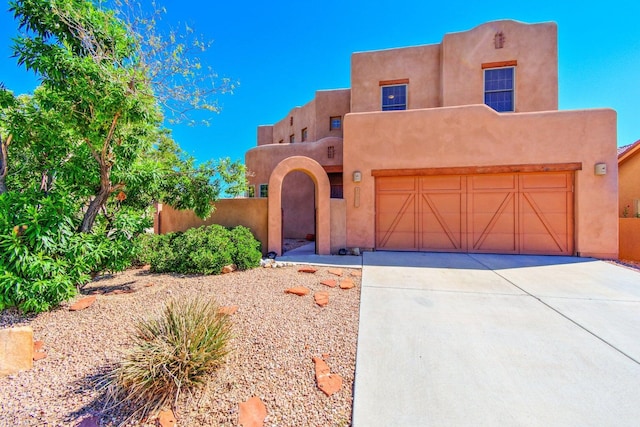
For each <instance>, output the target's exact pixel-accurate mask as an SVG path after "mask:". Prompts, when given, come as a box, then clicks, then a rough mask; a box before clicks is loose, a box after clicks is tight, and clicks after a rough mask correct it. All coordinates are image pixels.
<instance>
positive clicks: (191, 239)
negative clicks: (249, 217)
mask: <svg viewBox="0 0 640 427" xmlns="http://www.w3.org/2000/svg"><path fill="white" fill-rule="evenodd" d="M137 248H138V249H137V252H138V258H139V261H140V262H141V263H148V264H150V265H151V271H153V272H156V273H169V272H171V273H181V274H220V272H221V270H222V268H223V267H224V266H225V265H229V264H236V265H237V267H238V268H239V269H241V270H245V269H247V268H253V267H257V266H258V265H260V258H261V253H260V249H259V248H260V242H258V241H257V240H256V239H255V238H254V237H253V235H252V234H251V231H250V230H249V229H248V228H246V227H242V226H239V227H236V228H234V229H233V230H229V229H227V228H225V227H222V226H221V225H210V226H207V227H204V226H203V227H200V228H192V229H189V230H187V231H185V232H183V233H167V234H162V235H143V236H140V237H139V238H138V242H137Z"/></svg>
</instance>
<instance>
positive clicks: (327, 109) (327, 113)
mask: <svg viewBox="0 0 640 427" xmlns="http://www.w3.org/2000/svg"><path fill="white" fill-rule="evenodd" d="M350 100H351V90H350V89H334V90H319V91H316V93H315V97H314V98H313V99H312V100H311V101H309V102H307V103H306V104H305V105H303V106H302V107H295V108H293V109H292V110H291V111H289V113H288V114H287V115H286V116H285V117H284V118H283V119H282V120H280V121H279V122H277V123H275V124H273V125H264V126H258V146H261V145H266V144H280V143H282V144H288V143H289V142H290V136H291V135H293V140H294V143H301V142H309V141H317V140H320V139H322V138H327V137H331V136H335V137H340V138H342V128H340V129H331V127H330V119H331V117H344V115H345V114H347V113H348V112H349V105H350ZM303 129H306V130H307V139H306V140H305V141H302V130H303Z"/></svg>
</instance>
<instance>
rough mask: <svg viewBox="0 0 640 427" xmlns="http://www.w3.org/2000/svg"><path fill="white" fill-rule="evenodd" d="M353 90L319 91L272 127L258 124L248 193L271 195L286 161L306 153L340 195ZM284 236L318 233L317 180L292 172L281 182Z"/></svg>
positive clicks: (249, 165)
mask: <svg viewBox="0 0 640 427" xmlns="http://www.w3.org/2000/svg"><path fill="white" fill-rule="evenodd" d="M350 101H351V97H350V90H349V89H337V90H326V91H317V92H316V94H315V98H314V99H313V100H312V101H310V102H308V103H307V104H305V105H304V106H302V107H296V108H294V109H293V110H291V111H290V112H289V114H287V116H285V117H284V118H283V119H282V120H280V121H279V122H278V123H276V124H274V125H269V126H260V127H258V146H257V147H255V148H253V149H251V150H249V151H248V152H247V153H246V155H245V161H246V165H247V169H248V170H249V172H250V174H249V177H248V179H249V185H250V187H249V188H250V195H251V196H255V197H267V195H268V188H269V177H270V176H271V173H272V171H273V170H274V169H275V167H276V166H277V165H278V163H280V162H281V161H282V160H284V159H286V158H289V157H293V156H303V157H307V158H310V159H313V160H315V161H317V162H318V163H319V164H320V165H321V166H322V167H323V169H324V171H325V172H326V174H327V177H328V179H329V182H330V185H331V186H330V197H332V198H337V199H342V145H343V137H342V134H343V121H344V117H345V115H346V114H347V113H348V112H349V103H350ZM282 193H283V198H282V215H283V237H286V238H298V239H299V238H305V237H306V236H307V235H309V234H314V235H315V233H316V231H315V190H314V182H313V180H312V178H311V177H310V176H308V175H307V174H305V173H304V172H299V171H293V172H291V173H290V174H288V175H287V177H286V179H285V180H284V182H283V183H282Z"/></svg>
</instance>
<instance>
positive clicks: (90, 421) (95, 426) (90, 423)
mask: <svg viewBox="0 0 640 427" xmlns="http://www.w3.org/2000/svg"><path fill="white" fill-rule="evenodd" d="M99 426H100V423H99V419H98V417H94V416H93V415H92V416H90V417H87V418H85V419H84V420H82V421H80V423H78V425H77V426H76V427H99Z"/></svg>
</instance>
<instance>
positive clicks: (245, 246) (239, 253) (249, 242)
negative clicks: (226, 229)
mask: <svg viewBox="0 0 640 427" xmlns="http://www.w3.org/2000/svg"><path fill="white" fill-rule="evenodd" d="M231 240H232V241H233V243H234V244H235V247H236V251H235V254H236V256H235V257H234V259H233V263H234V264H235V265H236V266H237V267H238V269H240V270H247V269H249V268H255V267H258V266H259V265H260V259H261V258H262V252H261V251H260V242H259V241H257V240H256V238H255V237H253V234H252V233H251V230H249V229H248V228H247V227H243V226H241V225H239V226H237V227H235V228H234V229H232V230H231Z"/></svg>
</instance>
